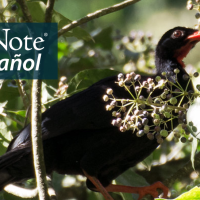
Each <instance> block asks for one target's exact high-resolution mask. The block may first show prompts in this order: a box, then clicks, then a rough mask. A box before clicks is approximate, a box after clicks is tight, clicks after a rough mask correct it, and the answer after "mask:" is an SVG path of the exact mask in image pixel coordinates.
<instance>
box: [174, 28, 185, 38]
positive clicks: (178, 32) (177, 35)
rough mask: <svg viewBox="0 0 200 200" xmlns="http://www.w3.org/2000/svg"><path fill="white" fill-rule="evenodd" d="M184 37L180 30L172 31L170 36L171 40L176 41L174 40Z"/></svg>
mask: <svg viewBox="0 0 200 200" xmlns="http://www.w3.org/2000/svg"><path fill="white" fill-rule="evenodd" d="M183 35H184V33H183V31H180V30H177V31H174V32H173V34H172V38H173V39H176V38H180V37H182V36H183Z"/></svg>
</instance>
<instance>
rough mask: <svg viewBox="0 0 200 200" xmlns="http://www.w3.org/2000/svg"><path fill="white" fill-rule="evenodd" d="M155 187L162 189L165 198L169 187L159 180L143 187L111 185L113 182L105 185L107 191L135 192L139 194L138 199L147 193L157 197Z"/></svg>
mask: <svg viewBox="0 0 200 200" xmlns="http://www.w3.org/2000/svg"><path fill="white" fill-rule="evenodd" d="M157 189H162V190H163V197H164V198H167V194H168V192H169V189H168V188H167V187H166V186H165V185H163V184H162V183H161V182H156V183H154V184H152V185H150V186H145V187H131V186H124V185H113V184H110V185H109V186H107V187H106V190H107V191H108V192H124V193H137V194H139V199H138V200H140V199H142V198H143V197H144V196H145V195H147V194H150V195H152V196H153V197H154V198H156V197H158V195H159V194H158V191H157Z"/></svg>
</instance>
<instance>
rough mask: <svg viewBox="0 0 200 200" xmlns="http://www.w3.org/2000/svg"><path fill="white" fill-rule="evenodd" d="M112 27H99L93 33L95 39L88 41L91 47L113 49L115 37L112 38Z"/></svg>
mask: <svg viewBox="0 0 200 200" xmlns="http://www.w3.org/2000/svg"><path fill="white" fill-rule="evenodd" d="M112 30H113V28H112V27H107V28H104V29H97V30H95V31H94V32H93V33H92V34H91V35H92V37H93V39H94V41H95V43H94V42H92V41H89V42H86V44H87V45H89V46H90V47H92V48H94V47H99V48H101V49H104V50H111V49H112V47H113V38H112Z"/></svg>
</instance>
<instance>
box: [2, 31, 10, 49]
mask: <svg viewBox="0 0 200 200" xmlns="http://www.w3.org/2000/svg"><path fill="white" fill-rule="evenodd" d="M3 30H4V31H5V44H4V43H3V42H2V41H1V40H0V44H1V46H2V47H3V48H4V49H5V50H6V51H7V47H8V31H9V30H10V29H3Z"/></svg>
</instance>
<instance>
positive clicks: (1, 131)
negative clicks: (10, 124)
mask: <svg viewBox="0 0 200 200" xmlns="http://www.w3.org/2000/svg"><path fill="white" fill-rule="evenodd" d="M12 138H13V137H12V134H11V132H10V131H8V129H7V125H6V123H5V122H4V121H3V120H1V119H0V155H3V154H4V153H5V152H6V149H7V147H8V145H9V143H10V141H11V140H12Z"/></svg>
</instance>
